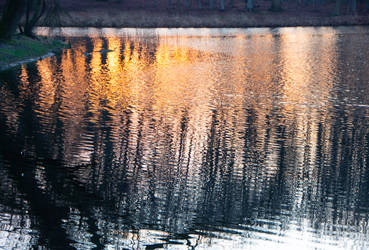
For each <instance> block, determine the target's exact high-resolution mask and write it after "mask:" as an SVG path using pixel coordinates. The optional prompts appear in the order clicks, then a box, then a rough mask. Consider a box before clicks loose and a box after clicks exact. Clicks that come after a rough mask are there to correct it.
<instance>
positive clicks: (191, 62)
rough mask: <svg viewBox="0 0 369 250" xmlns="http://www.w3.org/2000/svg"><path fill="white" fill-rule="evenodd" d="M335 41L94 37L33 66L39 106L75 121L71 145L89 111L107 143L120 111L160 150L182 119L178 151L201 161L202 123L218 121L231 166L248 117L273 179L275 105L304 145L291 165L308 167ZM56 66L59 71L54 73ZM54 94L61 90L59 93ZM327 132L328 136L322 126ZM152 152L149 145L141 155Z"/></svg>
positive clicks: (299, 35) (176, 134)
mask: <svg viewBox="0 0 369 250" xmlns="http://www.w3.org/2000/svg"><path fill="white" fill-rule="evenodd" d="M335 37H336V36H335V35H334V33H332V34H331V35H329V36H322V37H321V38H320V39H319V43H317V42H316V38H315V37H314V39H313V37H312V36H311V34H306V33H304V32H296V33H294V34H288V35H281V36H273V35H272V34H266V35H262V36H257V35H254V36H248V35H244V34H242V35H237V36H235V37H233V38H231V39H221V38H217V37H215V38H214V37H210V36H209V37H207V36H205V37H201V38H198V37H191V36H189V37H186V36H184V37H171V36H168V37H167V36H159V37H157V38H154V39H151V40H149V41H144V40H142V39H140V38H136V39H135V38H134V37H133V38H132V37H129V38H125V39H121V38H119V37H115V36H107V37H96V38H94V39H92V40H91V41H92V49H91V52H89V49H88V48H87V47H86V45H85V44H79V45H78V46H76V47H74V48H73V49H72V50H67V51H66V52H64V53H63V55H62V57H61V59H60V60H61V61H60V62H56V61H55V60H56V59H55V58H52V59H44V60H41V61H40V62H38V63H37V67H38V71H39V73H40V76H41V81H40V96H41V98H40V106H41V110H45V111H46V110H49V109H52V108H54V109H55V103H56V102H57V103H58V105H59V109H60V110H61V111H62V112H63V113H64V114H65V116H66V117H73V119H71V120H69V121H67V122H66V123H67V125H66V127H65V131H68V133H66V136H67V137H70V138H69V139H68V140H67V141H70V143H73V140H78V139H76V138H78V136H76V135H79V134H81V133H82V132H81V131H80V126H79V124H80V123H82V120H83V119H84V116H85V113H86V112H90V113H91V114H92V115H91V116H90V118H89V119H90V121H92V122H98V121H99V119H101V118H100V116H101V112H103V110H106V111H107V112H109V113H110V115H109V116H110V118H111V119H112V121H111V122H112V123H113V126H112V128H113V132H112V133H113V135H115V137H114V140H119V136H118V135H119V133H120V132H119V131H121V129H122V124H121V118H122V114H123V113H122V112H125V111H127V110H130V111H133V115H132V124H135V125H132V127H131V129H132V130H137V129H138V125H139V124H142V126H143V128H142V129H143V130H142V131H141V132H140V133H143V134H145V135H147V136H152V135H153V134H157V135H158V137H156V138H157V139H156V140H158V141H157V142H156V143H159V144H160V143H161V142H160V140H161V139H162V138H163V135H165V134H167V133H168V132H169V131H168V127H166V126H164V124H167V125H168V126H169V128H170V134H171V135H172V136H173V138H172V139H173V142H174V145H178V142H179V141H180V140H181V138H180V137H181V134H182V133H183V131H181V122H182V120H183V119H186V123H187V129H186V134H187V136H186V139H185V140H187V141H186V142H185V143H184V145H186V146H185V149H184V150H185V152H184V154H192V156H193V157H192V156H191V157H190V159H198V158H201V154H202V153H203V152H201V150H202V149H203V146H204V143H206V138H207V136H208V133H209V127H211V124H212V122H214V121H213V120H214V119H216V120H217V121H221V122H219V123H218V125H217V126H219V129H222V128H228V127H232V128H233V129H232V132H231V135H230V137H231V138H232V139H230V141H228V142H225V143H228V144H229V146H232V148H233V150H234V152H235V155H236V158H235V161H236V162H237V163H239V164H238V165H239V166H241V165H242V164H241V163H242V161H243V160H242V155H243V154H244V152H243V145H244V139H242V137H240V136H238V135H240V134H243V133H244V127H245V121H246V120H247V117H249V116H250V112H251V113H252V114H253V117H254V118H253V119H254V121H253V126H256V131H257V132H256V134H255V135H254V136H255V138H254V140H255V142H256V144H255V145H253V146H254V147H258V148H265V151H264V152H261V154H262V155H261V156H259V157H260V158H263V159H264V160H265V161H266V162H268V166H269V167H268V168H267V170H265V171H270V172H269V173H265V174H267V175H269V176H271V177H272V176H273V175H274V172H275V170H276V169H277V168H278V166H277V161H278V151H277V149H276V148H274V144H273V143H270V142H273V141H275V140H277V136H278V134H277V133H276V131H275V130H274V129H275V128H276V127H275V126H268V123H269V122H270V118H268V117H270V116H271V112H272V110H273V109H276V108H277V109H280V108H283V111H280V112H282V114H284V117H283V120H284V121H283V122H284V123H285V125H288V126H290V127H296V128H297V130H296V131H297V132H296V133H297V134H294V135H293V136H292V135H291V139H293V140H298V142H295V143H297V144H298V147H299V148H301V149H304V148H306V147H308V148H309V152H305V150H300V151H299V153H298V154H299V155H296V156H295V157H296V162H298V165H299V166H302V165H304V164H305V166H307V165H306V162H305V161H306V159H307V158H308V159H309V161H310V162H311V163H313V162H314V161H315V159H314V155H316V151H315V150H316V148H317V143H318V142H317V130H318V128H317V126H318V125H317V124H318V123H319V122H320V121H321V117H322V116H324V112H325V111H326V110H328V107H327V105H329V101H328V98H329V96H330V94H329V93H330V90H331V88H332V86H333V81H334V79H333V77H334V71H335V69H334V67H335V66H334V65H335V63H336V59H335ZM314 41H315V42H314ZM58 63H59V64H60V65H61V69H58V70H61V74H60V73H58V72H56V71H57V69H56V66H55V65H56V64H58ZM24 74H26V72H25V70H24V69H23V70H22V75H24ZM23 78H24V79H26V77H22V79H23ZM55 78H56V79H55ZM57 82H60V84H59V85H58V84H57ZM58 88H59V89H60V88H62V90H63V91H62V93H57V92H58ZM58 95H60V96H58ZM56 98H57V99H56ZM214 110H217V113H216V114H215V116H214V114H213V111H214ZM140 112H143V113H144V115H143V117H140V115H139V113H140ZM153 117H154V118H155V121H151V118H153ZM153 123H154V124H153ZM152 127H153V128H155V129H154V130H153V129H151V128H152ZM268 129H272V132H268V131H267V130H268ZM273 130H274V131H273ZM136 133H138V130H137V131H136ZM267 134H268V136H269V137H268V138H267V137H266V136H267ZM325 136H327V137H329V131H328V130H327V134H325ZM292 137H293V138H292ZM159 138H161V139H159ZM134 139H137V138H134ZM134 139H133V140H134ZM191 140H192V142H191ZM154 141H155V140H154ZM268 142H269V143H268ZM189 145H192V146H189ZM152 146H153V145H147V150H150V147H152ZM156 146H158V145H156ZM191 147H193V148H191ZM326 148H329V145H327V147H326ZM177 150H179V149H177ZM306 153H308V154H310V156H309V157H307V156H306ZM81 154H83V155H88V153H87V152H86V153H81ZM308 165H309V166H310V165H312V164H308ZM194 171H195V170H194ZM301 171H303V170H301ZM311 171H312V173H313V172H314V170H312V169H311ZM309 177H312V176H309ZM296 178H299V177H298V176H296Z"/></svg>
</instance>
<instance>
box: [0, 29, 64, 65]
mask: <svg viewBox="0 0 369 250" xmlns="http://www.w3.org/2000/svg"><path fill="white" fill-rule="evenodd" d="M67 47H68V45H66V44H65V43H63V42H61V41H57V40H48V39H44V38H38V39H32V38H29V37H25V36H20V35H17V36H15V37H14V38H13V39H12V40H10V41H0V69H1V68H3V67H6V66H7V65H9V64H12V63H17V62H20V61H23V60H27V59H30V58H36V57H41V56H43V55H46V54H47V53H49V52H58V51H61V50H62V49H63V48H67Z"/></svg>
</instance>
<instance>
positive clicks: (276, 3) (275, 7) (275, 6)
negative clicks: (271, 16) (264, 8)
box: [270, 0, 282, 11]
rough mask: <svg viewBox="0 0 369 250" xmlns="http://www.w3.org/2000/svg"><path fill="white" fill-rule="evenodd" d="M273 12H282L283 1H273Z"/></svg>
mask: <svg viewBox="0 0 369 250" xmlns="http://www.w3.org/2000/svg"><path fill="white" fill-rule="evenodd" d="M270 10H271V11H281V10H282V5H281V0H272V7H271V8H270Z"/></svg>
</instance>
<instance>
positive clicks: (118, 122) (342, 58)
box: [0, 29, 369, 249]
mask: <svg viewBox="0 0 369 250" xmlns="http://www.w3.org/2000/svg"><path fill="white" fill-rule="evenodd" d="M318 31H319V30H318ZM318 31H313V32H312V31H311V30H310V29H305V30H304V29H297V30H296V32H292V33H291V32H286V33H283V32H282V33H281V34H279V35H278V36H277V35H272V34H268V33H266V34H263V35H260V34H257V33H256V34H251V35H243V34H240V35H235V36H230V37H223V36H222V37H218V36H216V37H212V36H211V35H206V36H205V35H204V36H196V37H193V36H161V35H158V36H152V37H141V36H131V35H127V36H126V37H119V36H111V35H109V36H96V37H90V38H88V37H85V38H75V37H69V38H68V39H70V41H71V43H72V45H73V46H72V49H71V50H66V51H64V52H63V53H62V55H61V56H59V57H55V58H48V59H44V60H41V61H39V62H37V63H35V64H29V65H25V66H22V67H21V68H18V69H14V70H11V71H6V72H2V73H0V141H1V143H0V177H1V178H2V180H3V182H2V184H0V190H1V191H0V192H2V193H3V195H2V196H1V197H0V224H1V226H0V247H2V248H6V249H7V248H9V249H10V248H12V247H13V248H14V247H15V248H30V247H36V246H40V247H45V248H48V249H69V248H72V249H74V248H77V249H104V248H107V247H110V248H117V249H160V248H174V247H176V246H177V247H184V248H189V249H204V248H215V249H216V248H225V247H227V248H233V249H244V248H253V247H256V246H258V247H261V248H263V247H264V248H266V249H267V248H268V247H269V248H270V247H274V248H286V247H287V248H288V246H289V245H293V246H294V247H296V246H300V247H303V248H332V249H333V248H352V247H356V246H358V247H364V248H365V247H368V225H367V220H368V215H369V200H368V197H367V193H368V188H369V183H368V181H367V180H368V178H369V176H368V175H369V173H368V162H369V159H368V157H369V154H368V145H369V127H368V117H369V114H368V107H369V100H368V98H367V96H366V93H367V85H365V84H363V83H364V82H367V81H368V80H369V74H368V72H369V68H368V67H369V66H368V62H367V61H365V60H364V61H363V60H361V61H360V59H362V58H369V54H368V53H367V52H368V51H369V50H368V48H367V43H366V42H365V41H367V38H368V35H367V32H364V33H362V34H346V33H342V34H341V33H340V31H339V30H334V29H332V30H330V32H328V33H327V34H324V33H323V34H322V33H321V32H318ZM314 32H317V33H314ZM297 41H298V42H297ZM347 44H350V46H347ZM352 46H354V47H355V48H361V49H360V50H357V49H356V50H353V49H352V48H351V47H352ZM359 61H360V62H361V63H360V64H357V63H355V62H359Z"/></svg>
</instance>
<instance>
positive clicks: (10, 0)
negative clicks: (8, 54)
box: [0, 0, 60, 39]
mask: <svg viewBox="0 0 369 250" xmlns="http://www.w3.org/2000/svg"><path fill="white" fill-rule="evenodd" d="M59 13H60V6H59V1H58V0H7V1H6V2H5V3H4V8H3V13H2V17H1V19H0V39H10V38H11V37H12V36H13V35H14V34H15V33H16V31H17V29H19V31H20V33H22V34H24V35H26V36H29V37H33V36H34V34H33V28H34V27H35V26H36V25H39V24H40V22H39V21H40V19H41V18H43V21H44V22H50V20H57V19H58V17H59Z"/></svg>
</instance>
